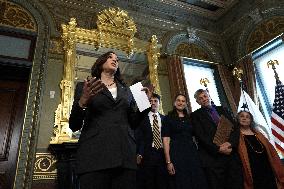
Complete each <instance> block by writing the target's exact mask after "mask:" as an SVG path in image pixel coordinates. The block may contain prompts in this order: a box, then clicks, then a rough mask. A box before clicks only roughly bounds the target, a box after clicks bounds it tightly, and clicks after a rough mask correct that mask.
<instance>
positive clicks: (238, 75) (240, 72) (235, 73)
mask: <svg viewBox="0 0 284 189" xmlns="http://www.w3.org/2000/svg"><path fill="white" fill-rule="evenodd" d="M243 73H244V72H243V70H242V69H241V68H237V67H235V68H234V69H233V76H235V77H236V78H237V79H238V80H239V81H240V82H241V81H242V77H243Z"/></svg>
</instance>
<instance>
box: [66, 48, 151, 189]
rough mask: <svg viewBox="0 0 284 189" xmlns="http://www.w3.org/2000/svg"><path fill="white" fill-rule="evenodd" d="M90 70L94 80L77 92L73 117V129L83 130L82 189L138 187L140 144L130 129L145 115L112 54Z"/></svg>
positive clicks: (79, 154)
mask: <svg viewBox="0 0 284 189" xmlns="http://www.w3.org/2000/svg"><path fill="white" fill-rule="evenodd" d="M91 71H92V73H91V74H92V78H91V79H90V80H85V81H84V83H83V85H81V87H80V86H79V87H77V90H76V91H75V100H74V103H73V107H72V111H71V115H70V119H69V126H70V128H71V129H72V130H73V131H77V130H79V129H81V128H82V131H81V136H80V139H79V142H78V143H79V146H78V151H77V157H76V158H77V171H78V174H79V180H80V189H134V188H135V187H136V186H135V184H136V181H135V179H136V170H135V169H136V144H135V139H134V133H133V130H132V129H133V127H134V126H135V125H137V124H136V123H137V121H138V120H139V118H140V117H143V115H140V114H141V113H140V114H139V113H137V112H136V111H135V101H134V99H133V96H132V94H131V92H130V90H129V88H128V87H127V86H126V85H125V84H124V82H123V81H122V79H121V77H120V71H119V67H118V58H117V56H116V54H115V53H114V52H107V53H105V54H103V55H101V56H100V57H99V58H98V59H97V60H96V62H95V64H94V65H93V67H92V69H91ZM149 95H151V94H149ZM76 96H78V98H76Z"/></svg>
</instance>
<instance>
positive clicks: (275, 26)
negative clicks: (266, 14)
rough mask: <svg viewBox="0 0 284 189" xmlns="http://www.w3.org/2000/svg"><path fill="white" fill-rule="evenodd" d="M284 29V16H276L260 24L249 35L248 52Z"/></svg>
mask: <svg viewBox="0 0 284 189" xmlns="http://www.w3.org/2000/svg"><path fill="white" fill-rule="evenodd" d="M283 31H284V17H283V16H281V17H280V16H279V17H274V18H272V19H270V20H268V21H265V22H263V23H261V24H260V25H258V26H257V27H256V28H255V30H254V31H253V32H252V33H251V34H250V36H249V37H248V41H247V45H246V50H247V53H249V52H252V51H253V50H255V49H257V48H259V47H261V46H262V45H263V44H265V43H267V42H268V41H270V40H271V39H273V38H274V37H276V36H278V35H280V34H281V33H283Z"/></svg>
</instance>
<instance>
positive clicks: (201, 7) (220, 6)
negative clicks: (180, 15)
mask: <svg viewBox="0 0 284 189" xmlns="http://www.w3.org/2000/svg"><path fill="white" fill-rule="evenodd" d="M156 1H159V2H161V3H163V4H167V5H170V6H174V7H178V8H181V9H184V10H187V11H188V12H190V13H192V14H196V15H199V16H204V17H206V18H209V19H212V20H218V19H219V18H220V17H221V16H222V15H224V14H225V13H226V12H227V11H228V10H229V9H230V8H232V7H233V6H234V5H235V4H236V3H238V2H239V0H156Z"/></svg>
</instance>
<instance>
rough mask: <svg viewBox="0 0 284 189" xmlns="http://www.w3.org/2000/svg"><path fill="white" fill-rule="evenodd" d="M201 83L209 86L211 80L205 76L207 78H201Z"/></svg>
mask: <svg viewBox="0 0 284 189" xmlns="http://www.w3.org/2000/svg"><path fill="white" fill-rule="evenodd" d="M199 83H200V84H201V85H203V86H204V87H206V88H207V86H208V83H210V81H209V79H208V78H207V77H205V78H201V79H200V81H199Z"/></svg>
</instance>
